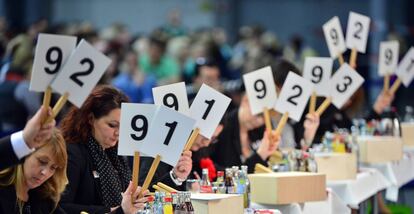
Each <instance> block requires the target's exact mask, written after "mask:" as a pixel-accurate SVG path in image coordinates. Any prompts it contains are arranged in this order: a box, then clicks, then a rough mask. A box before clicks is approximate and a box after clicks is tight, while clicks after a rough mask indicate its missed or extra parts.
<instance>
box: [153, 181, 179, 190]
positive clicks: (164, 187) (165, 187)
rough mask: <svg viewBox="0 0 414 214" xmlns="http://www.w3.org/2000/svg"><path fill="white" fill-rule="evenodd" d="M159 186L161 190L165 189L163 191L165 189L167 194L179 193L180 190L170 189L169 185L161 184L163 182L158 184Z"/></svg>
mask: <svg viewBox="0 0 414 214" xmlns="http://www.w3.org/2000/svg"><path fill="white" fill-rule="evenodd" d="M157 185H158V186H159V187H161V188H163V189H165V190H166V191H167V192H170V193H171V192H178V190H176V189H174V188H172V187H170V186H168V185H165V184H163V183H161V182H158V183H157Z"/></svg>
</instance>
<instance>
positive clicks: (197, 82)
mask: <svg viewBox="0 0 414 214" xmlns="http://www.w3.org/2000/svg"><path fill="white" fill-rule="evenodd" d="M322 24H323V23H321V25H322ZM9 29H10V26H8V23H7V21H6V19H5V18H0V58H1V62H0V66H1V68H0V104H1V108H0V133H1V135H5V134H8V133H11V132H13V131H15V130H19V129H21V128H22V127H24V124H25V122H26V120H27V118H30V117H31V116H32V115H33V114H34V113H35V112H36V110H37V109H38V108H39V106H40V105H41V102H42V97H43V94H41V93H36V92H31V91H29V83H30V78H31V67H32V64H33V59H34V53H35V47H36V41H37V36H38V34H39V33H50V34H63V35H74V36H77V37H78V39H79V40H80V39H86V40H87V41H88V42H90V43H91V44H93V45H94V46H95V47H96V48H97V49H98V50H100V51H101V52H103V53H104V54H105V55H107V56H108V57H110V58H111V60H112V64H111V65H110V67H109V68H108V69H107V71H106V72H105V74H104V76H103V77H102V79H101V80H100V81H99V83H100V84H112V85H114V86H115V87H117V88H119V89H120V90H121V91H123V92H124V93H125V94H126V95H128V97H129V98H130V100H131V101H132V102H135V103H152V102H153V100H152V88H153V87H156V86H159V85H165V84H169V83H175V82H179V81H185V83H186V85H187V92H188V96H189V98H190V99H191V98H192V97H194V96H195V94H196V93H197V91H198V88H199V87H200V86H201V84H202V83H206V84H208V85H210V86H212V87H214V88H216V89H217V90H219V91H221V92H223V93H225V94H227V95H228V96H230V97H231V98H232V104H231V107H230V108H234V107H237V106H238V105H239V103H240V94H241V92H242V91H243V84H242V80H241V77H242V75H243V74H245V73H246V72H250V71H254V70H256V69H258V68H261V67H264V66H267V65H269V64H270V62H272V61H273V60H275V59H277V58H285V59H287V60H289V61H290V62H292V63H294V64H295V65H296V66H297V67H298V68H299V69H303V64H304V60H305V57H308V56H319V54H318V53H317V51H315V49H313V48H312V47H309V46H307V45H306V44H305V41H304V38H303V37H302V36H301V35H299V34H297V35H292V37H291V38H290V40H289V42H288V43H285V44H282V43H281V42H279V40H278V37H277V35H276V34H275V33H273V32H271V31H268V30H266V29H265V28H263V27H261V26H260V25H252V26H243V27H241V28H240V29H239V31H238V39H237V41H236V42H235V43H234V44H230V43H229V42H228V39H227V34H226V31H225V30H224V29H221V28H198V29H188V28H186V27H185V26H183V25H182V22H181V17H180V12H179V11H177V10H173V11H171V12H170V14H168V20H167V21H166V23H165V24H164V25H163V26H159V27H156V28H155V29H154V30H153V31H152V32H151V33H149V34H133V33H131V32H130V31H129V29H128V28H127V27H126V26H125V25H123V24H122V23H115V24H112V25H110V26H107V27H104V28H102V29H97V28H95V27H94V25H93V24H91V23H89V22H76V23H64V24H50V23H49V22H48V21H47V20H46V19H40V20H38V21H36V22H35V23H33V24H31V25H30V26H29V27H28V28H27V29H26V30H25V32H16V31H10V30H9ZM389 37H390V38H394V39H397V40H399V41H400V43H401V45H400V46H401V47H402V48H405V49H406V48H407V47H406V45H405V43H404V41H403V39H402V38H401V37H399V36H398V35H397V34H390V36H389ZM400 53H401V54H405V51H402V52H401V51H400ZM334 69H335V68H334ZM361 69H363V68H361ZM359 97H360V99H359V101H358V103H357V105H356V106H357V107H358V108H359V109H356V110H355V112H364V111H363V110H362V108H363V107H364V106H367V105H368V104H366V105H364V96H363V92H362V90H361V92H360V96H359ZM57 98H58V97H55V99H57ZM62 115H64V114H61V116H62Z"/></svg>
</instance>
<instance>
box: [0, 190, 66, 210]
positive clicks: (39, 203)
mask: <svg viewBox="0 0 414 214" xmlns="http://www.w3.org/2000/svg"><path fill="white" fill-rule="evenodd" d="M28 203H29V204H30V211H31V213H34V214H49V213H56V214H59V213H66V212H65V211H64V210H63V209H62V208H60V207H59V206H57V207H56V209H54V203H53V201H52V200H50V199H45V198H42V195H41V194H40V193H37V192H36V189H33V190H30V191H29V202H28ZM16 205H17V196H16V190H15V188H14V186H7V187H0V213H19V208H18V206H16ZM52 211H53V212H52Z"/></svg>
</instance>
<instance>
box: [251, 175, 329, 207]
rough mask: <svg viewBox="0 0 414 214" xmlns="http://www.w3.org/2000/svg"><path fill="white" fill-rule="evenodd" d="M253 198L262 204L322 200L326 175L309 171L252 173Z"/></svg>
mask: <svg viewBox="0 0 414 214" xmlns="http://www.w3.org/2000/svg"><path fill="white" fill-rule="evenodd" d="M249 179H250V185H251V200H252V201H253V202H256V203H262V204H274V205H278V204H290V203H303V202H308V201H322V200H325V199H326V197H327V194H326V175H324V174H320V173H308V172H278V173H264V174H250V175H249Z"/></svg>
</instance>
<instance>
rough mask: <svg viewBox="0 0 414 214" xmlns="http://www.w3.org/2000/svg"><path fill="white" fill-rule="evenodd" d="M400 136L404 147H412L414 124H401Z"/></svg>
mask: <svg viewBox="0 0 414 214" xmlns="http://www.w3.org/2000/svg"><path fill="white" fill-rule="evenodd" d="M401 134H402V140H403V143H404V145H407V146H414V123H401Z"/></svg>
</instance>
